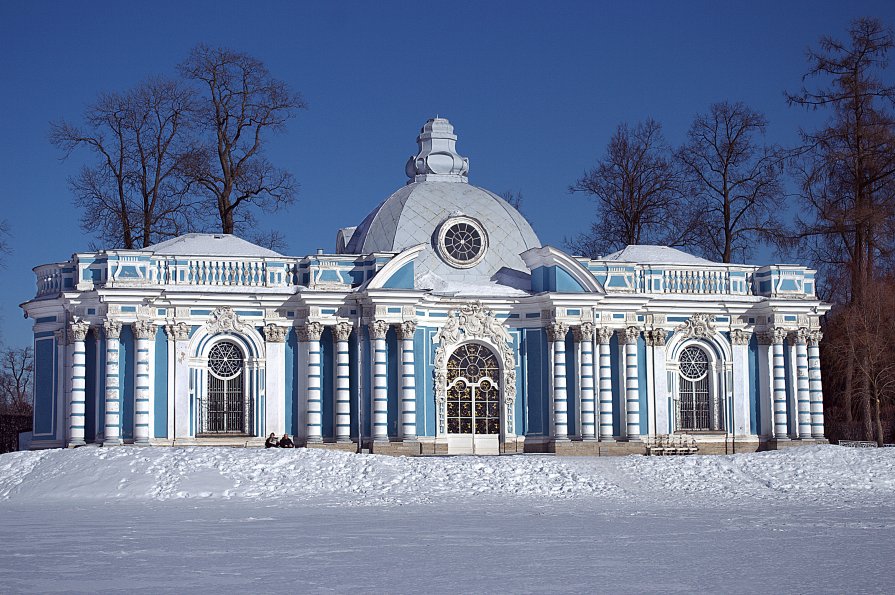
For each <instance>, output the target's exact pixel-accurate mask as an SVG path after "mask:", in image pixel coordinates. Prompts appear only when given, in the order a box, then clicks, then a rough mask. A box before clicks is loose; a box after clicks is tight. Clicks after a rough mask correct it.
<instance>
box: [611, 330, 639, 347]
mask: <svg viewBox="0 0 895 595" xmlns="http://www.w3.org/2000/svg"><path fill="white" fill-rule="evenodd" d="M616 333H618V342H619V343H622V344H632V345H633V344H636V343H637V338H638V337H639V336H640V329H639V328H637V327H636V326H629V327H628V328H621V329H618V330H617V331H616Z"/></svg>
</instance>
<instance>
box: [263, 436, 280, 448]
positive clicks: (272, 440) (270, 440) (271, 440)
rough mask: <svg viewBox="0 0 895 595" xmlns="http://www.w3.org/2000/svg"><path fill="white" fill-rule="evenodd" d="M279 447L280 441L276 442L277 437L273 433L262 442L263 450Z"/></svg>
mask: <svg viewBox="0 0 895 595" xmlns="http://www.w3.org/2000/svg"><path fill="white" fill-rule="evenodd" d="M279 445H280V441H279V440H277V435H276V434H274V433H273V432H271V433H270V436H268V437H267V440H265V441H264V448H275V447H277V446H279Z"/></svg>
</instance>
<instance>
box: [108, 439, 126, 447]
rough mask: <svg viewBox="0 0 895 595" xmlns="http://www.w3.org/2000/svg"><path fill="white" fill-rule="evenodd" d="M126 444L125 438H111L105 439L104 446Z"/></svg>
mask: <svg viewBox="0 0 895 595" xmlns="http://www.w3.org/2000/svg"><path fill="white" fill-rule="evenodd" d="M123 444H124V440H122V439H121V438H110V439H109V440H103V446H104V447H105V446H121V445H123Z"/></svg>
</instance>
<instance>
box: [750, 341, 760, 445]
mask: <svg viewBox="0 0 895 595" xmlns="http://www.w3.org/2000/svg"><path fill="white" fill-rule="evenodd" d="M759 390H760V387H759V386H758V335H757V334H754V333H753V335H752V339H751V340H750V341H749V416H750V417H751V420H750V422H749V431H750V432H751V433H752V434H758V420H760V419H761V399H759V398H758V393H759Z"/></svg>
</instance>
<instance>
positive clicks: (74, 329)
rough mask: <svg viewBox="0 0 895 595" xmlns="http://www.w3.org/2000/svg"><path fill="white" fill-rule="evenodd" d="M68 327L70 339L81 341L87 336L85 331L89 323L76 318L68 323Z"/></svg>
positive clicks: (88, 328)
mask: <svg viewBox="0 0 895 595" xmlns="http://www.w3.org/2000/svg"><path fill="white" fill-rule="evenodd" d="M69 329H71V340H72V341H83V340H84V339H86V338H87V332H88V331H89V330H90V325H89V324H88V323H86V322H84V321H83V320H76V321H75V322H72V323H71V324H69Z"/></svg>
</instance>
